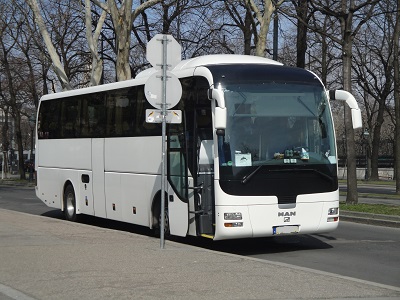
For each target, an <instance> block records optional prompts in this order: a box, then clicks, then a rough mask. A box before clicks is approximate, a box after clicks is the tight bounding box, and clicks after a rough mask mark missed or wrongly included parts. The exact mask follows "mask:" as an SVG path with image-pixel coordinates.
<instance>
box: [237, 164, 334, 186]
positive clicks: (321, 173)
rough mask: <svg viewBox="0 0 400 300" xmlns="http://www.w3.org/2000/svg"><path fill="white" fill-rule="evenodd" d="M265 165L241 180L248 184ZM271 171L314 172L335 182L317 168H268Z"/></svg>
mask: <svg viewBox="0 0 400 300" xmlns="http://www.w3.org/2000/svg"><path fill="white" fill-rule="evenodd" d="M264 166H265V165H260V166H258V167H257V168H256V169H255V170H254V171H253V172H251V173H249V174H247V175H245V176H244V177H243V178H242V180H241V182H242V183H243V184H246V183H247V182H248V181H249V180H250V179H251V178H252V177H253V176H254V175H255V174H256V173H257V172H258V171H260V170H261V168H262V167H264ZM268 171H269V172H314V173H317V174H318V175H320V176H321V177H323V178H325V179H328V180H329V181H330V182H333V178H332V177H331V176H329V175H326V174H325V173H323V172H321V171H318V170H316V169H279V170H268Z"/></svg>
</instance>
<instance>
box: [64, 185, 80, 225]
mask: <svg viewBox="0 0 400 300" xmlns="http://www.w3.org/2000/svg"><path fill="white" fill-rule="evenodd" d="M63 200H64V217H65V219H66V220H68V221H71V222H76V221H78V215H77V214H76V197H75V191H74V188H73V187H72V185H68V186H67V187H66V188H65V191H64V199H63Z"/></svg>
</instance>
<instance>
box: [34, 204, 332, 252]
mask: <svg viewBox="0 0 400 300" xmlns="http://www.w3.org/2000/svg"><path fill="white" fill-rule="evenodd" d="M42 216H45V217H49V218H54V219H60V220H63V219H64V216H63V213H62V212H61V211H60V210H50V211H48V212H45V213H43V214H42ZM79 223H81V224H86V225H90V226H96V227H100V228H107V229H112V230H117V231H125V232H130V233H133V234H139V235H144V236H148V237H153V238H158V237H156V235H155V232H154V230H151V229H150V228H147V227H144V226H139V225H134V224H130V223H125V222H119V221H114V220H109V219H103V218H98V217H93V216H87V215H82V216H80V219H79ZM166 239H168V240H171V241H174V242H177V243H181V244H187V245H191V246H195V247H200V248H205V249H208V250H214V251H219V252H226V253H232V254H237V255H257V254H273V253H284V252H295V251H304V250H318V249H321V250H322V249H330V248H332V246H331V245H330V244H328V243H326V242H324V241H328V242H329V241H332V240H334V239H335V238H334V237H332V236H329V235H328V234H325V235H284V236H276V237H265V238H253V239H235V240H224V241H213V240H210V239H206V238H201V237H185V238H181V237H175V236H169V237H166Z"/></svg>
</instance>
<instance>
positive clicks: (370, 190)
mask: <svg viewBox="0 0 400 300" xmlns="http://www.w3.org/2000/svg"><path fill="white" fill-rule="evenodd" d="M339 190H340V191H343V192H345V191H347V185H346V184H340V185H339ZM357 191H358V192H359V193H364V194H386V195H395V194H396V187H395V186H393V185H387V186H386V185H372V184H358V185H357Z"/></svg>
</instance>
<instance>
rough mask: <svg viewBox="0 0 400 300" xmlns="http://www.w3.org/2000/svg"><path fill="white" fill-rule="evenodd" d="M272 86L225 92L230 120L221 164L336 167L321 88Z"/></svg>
mask: <svg viewBox="0 0 400 300" xmlns="http://www.w3.org/2000/svg"><path fill="white" fill-rule="evenodd" d="M270 85H271V87H268V85H267V84H264V85H262V88H261V87H260V85H244V86H239V85H238V86H235V87H234V88H229V87H227V88H226V90H225V101H226V106H227V109H228V120H227V128H226V131H225V136H224V137H220V138H219V156H220V164H221V165H222V166H237V167H245V166H257V165H270V164H274V165H277V164H299V163H302V164H332V163H336V157H335V154H336V150H335V144H334V139H333V127H332V122H331V116H330V110H329V109H325V108H326V106H327V102H326V101H327V99H326V97H325V93H324V90H323V88H322V87H316V86H302V85H289V84H285V85H283V84H282V85H279V84H276V83H273V84H272V83H271V84H270ZM267 90H268V91H269V92H266V91H267Z"/></svg>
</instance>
